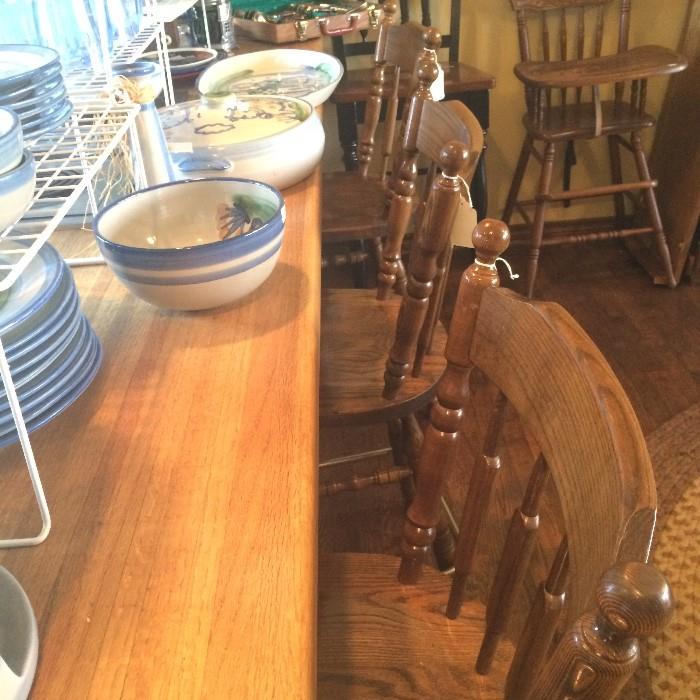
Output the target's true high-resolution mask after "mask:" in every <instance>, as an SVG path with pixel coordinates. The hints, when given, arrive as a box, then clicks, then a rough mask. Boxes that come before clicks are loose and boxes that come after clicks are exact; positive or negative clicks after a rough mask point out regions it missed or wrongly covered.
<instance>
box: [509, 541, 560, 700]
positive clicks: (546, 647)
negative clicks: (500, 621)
mask: <svg viewBox="0 0 700 700" xmlns="http://www.w3.org/2000/svg"><path fill="white" fill-rule="evenodd" d="M568 575H569V544H568V541H567V539H566V537H564V538H563V539H562V541H561V544H560V545H559V549H558V550H557V553H556V555H555V557H554V561H553V562H552V566H551V567H550V569H549V574H548V575H547V580H546V581H543V582H542V583H541V584H540V587H539V590H538V591H537V595H536V596H535V599H534V600H533V601H532V606H531V607H530V613H529V614H528V617H527V621H526V622H525V627H524V628H523V631H522V634H521V635H520V639H519V640H518V645H517V647H516V648H515V654H514V656H513V661H511V664H510V668H509V669H508V676H507V677H506V690H505V700H523V698H526V697H527V695H528V693H529V692H530V689H531V688H532V684H533V683H534V681H535V679H536V678H537V676H538V675H539V673H540V671H541V670H542V667H543V666H544V664H545V662H546V661H547V659H548V658H549V652H550V649H551V646H552V639H554V633H555V632H556V630H557V626H558V625H559V620H560V618H561V614H562V611H563V610H564V603H565V602H566V593H565V588H566V582H567V579H568Z"/></svg>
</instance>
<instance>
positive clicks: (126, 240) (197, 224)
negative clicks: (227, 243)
mask: <svg viewBox="0 0 700 700" xmlns="http://www.w3.org/2000/svg"><path fill="white" fill-rule="evenodd" d="M234 203H237V204H239V205H240V206H242V207H243V208H244V209H246V211H248V212H249V213H250V214H251V215H252V216H258V217H259V218H261V219H262V220H263V223H266V222H267V221H269V220H270V219H271V218H272V217H273V216H274V214H275V213H276V212H277V211H279V208H280V201H279V199H278V196H277V194H276V193H275V192H274V191H273V190H270V189H268V188H267V187H263V186H261V185H259V184H256V183H254V182H240V181H236V182H231V181H227V180H190V181H185V182H177V183H174V184H170V185H167V186H164V187H163V186H161V187H155V188H153V189H150V190H143V191H141V192H137V193H135V194H133V195H130V196H128V197H126V198H124V199H122V200H121V201H119V202H117V203H116V204H114V205H113V206H112V207H110V208H109V209H107V210H106V211H104V212H103V213H102V215H101V216H100V219H99V223H98V233H99V235H100V236H102V238H104V239H106V240H108V241H111V242H113V243H118V244H120V245H124V246H130V247H134V248H147V249H152V250H155V249H161V250H162V249H171V248H189V247H192V246H197V245H204V244H206V243H214V242H216V241H220V240H221V237H222V236H221V233H220V230H219V229H220V225H221V220H222V217H225V216H226V209H227V208H228V207H230V206H231V205H232V204H234Z"/></svg>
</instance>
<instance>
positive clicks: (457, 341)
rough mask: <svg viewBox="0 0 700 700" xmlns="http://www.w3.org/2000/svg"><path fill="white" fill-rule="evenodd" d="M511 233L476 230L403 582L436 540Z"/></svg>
mask: <svg viewBox="0 0 700 700" xmlns="http://www.w3.org/2000/svg"><path fill="white" fill-rule="evenodd" d="M509 241H510V232H509V231H508V227H507V226H506V225H505V224H504V223H503V222H501V221H496V220H493V219H484V220H483V221H481V222H480V223H479V224H478V225H477V227H476V229H475V230H474V247H475V250H476V261H475V262H474V263H473V264H472V265H470V267H469V268H468V269H467V270H466V271H465V273H464V275H463V276H462V280H461V283H460V288H459V293H458V295H457V302H456V306H455V312H454V316H453V318H452V324H451V327H450V336H449V339H448V341H447V346H446V347H445V358H446V360H447V367H446V368H445V371H444V372H443V375H442V377H441V378H440V381H439V382H438V386H437V396H436V400H435V402H434V403H433V406H432V408H431V411H430V422H429V424H428V427H427V430H426V431H425V435H424V438H423V449H422V451H421V456H420V460H419V464H418V470H417V472H418V473H417V476H416V496H415V498H414V499H413V502H412V503H411V505H410V506H409V508H408V511H407V514H406V520H405V523H404V531H403V547H402V560H401V567H400V570H399V580H400V581H401V582H403V583H415V582H416V581H417V580H418V578H419V577H420V571H421V566H422V563H423V561H424V559H425V556H426V554H427V552H428V551H429V549H430V546H431V544H432V542H433V539H434V538H435V526H436V523H437V522H438V520H439V516H440V507H441V503H440V499H441V496H442V493H443V488H444V485H445V480H446V478H447V476H448V470H449V468H450V467H451V464H452V461H453V457H454V448H455V445H456V443H457V435H458V431H459V428H460V425H461V422H462V417H463V415H464V405H465V403H466V401H467V398H468V396H469V374H470V372H471V369H472V362H471V360H470V356H469V353H470V347H471V341H472V337H473V334H474V328H475V325H476V320H477V316H478V312H479V304H480V301H481V296H482V294H483V292H484V290H485V289H488V288H491V287H497V286H498V285H499V279H498V272H497V271H496V265H495V263H496V258H498V257H499V256H500V255H501V254H502V253H503V251H504V250H505V249H506V248H507V247H508V243H509Z"/></svg>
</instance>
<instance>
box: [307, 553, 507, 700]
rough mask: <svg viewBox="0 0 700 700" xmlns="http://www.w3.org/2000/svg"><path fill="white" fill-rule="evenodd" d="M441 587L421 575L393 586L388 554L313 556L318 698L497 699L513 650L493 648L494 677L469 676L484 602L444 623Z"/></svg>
mask: <svg viewBox="0 0 700 700" xmlns="http://www.w3.org/2000/svg"><path fill="white" fill-rule="evenodd" d="M448 584H449V579H448V578H447V577H446V576H445V575H444V574H440V573H438V572H437V571H434V570H426V572H425V576H424V577H423V579H422V580H421V583H420V586H397V585H396V557H392V556H387V555H378V554H326V555H321V560H320V562H319V601H318V607H319V614H320V619H321V624H320V626H319V635H318V654H319V656H318V667H319V671H320V672H319V683H318V697H319V700H327V699H332V698H336V699H337V700H345V699H346V698H347V699H349V698H353V699H355V698H357V699H360V698H362V699H366V700H370V699H371V700H377V699H378V698H406V699H407V700H408V699H409V698H410V699H411V700H425V699H426V698H440V700H444V699H447V698H464V697H469V698H478V699H479V700H500V699H501V698H503V679H504V678H505V674H506V672H507V670H508V664H509V662H510V659H511V658H512V655H513V647H512V645H510V644H504V645H503V647H502V648H501V649H499V653H498V658H497V659H496V662H495V664H494V666H495V672H494V673H492V674H489V675H488V676H481V675H479V674H477V673H476V672H475V671H474V670H473V669H474V658H473V653H474V652H473V650H474V649H476V648H478V647H479V644H480V643H481V639H482V637H483V634H484V617H485V615H484V613H485V610H484V605H483V604H482V603H481V602H479V601H469V603H468V604H466V605H465V606H464V609H463V611H462V616H461V618H460V619H459V620H457V621H454V622H453V621H451V620H447V619H446V618H445V614H444V609H445V600H446V591H447V586H448ZM368 592H371V593H368ZM379 611H381V612H379ZM438 656H439V658H440V664H439V665H437V664H433V663H432V661H434V660H435V659H436V657H438ZM427 661H430V662H431V663H427ZM467 689H468V690H467ZM466 692H469V693H470V694H469V695H465V693H466Z"/></svg>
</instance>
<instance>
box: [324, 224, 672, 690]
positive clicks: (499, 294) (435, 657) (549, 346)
mask: <svg viewBox="0 0 700 700" xmlns="http://www.w3.org/2000/svg"><path fill="white" fill-rule="evenodd" d="M473 240H474V245H475V248H476V261H475V263H474V264H473V265H471V266H470V267H469V268H468V269H467V270H466V271H465V273H464V275H463V277H462V280H461V283H460V288H459V292H458V297H457V306H456V308H455V313H454V316H453V319H452V324H451V328H450V334H449V339H448V344H447V347H446V350H445V356H446V360H447V366H446V369H445V371H444V373H443V375H442V377H441V379H440V381H439V383H438V389H437V397H436V400H435V402H434V403H433V406H432V409H431V414H430V423H429V425H428V427H427V429H426V431H425V434H424V439H423V445H422V448H421V451H420V457H419V462H418V465H417V468H416V492H415V497H414V499H413V502H412V503H411V505H410V506H409V509H408V512H407V518H406V521H405V524H404V529H403V537H404V542H403V548H402V558H401V562H400V566H398V567H397V564H398V562H397V560H396V558H393V557H390V556H385V555H372V554H338V555H328V556H325V557H322V559H321V564H320V576H321V583H320V591H319V639H320V644H319V685H320V690H321V692H320V697H321V698H330V697H344V698H368V697H406V698H440V699H442V698H449V697H454V698H458V697H459V698H469V699H473V700H495V699H496V698H504V697H505V698H507V700H569V699H570V698H574V697H575V698H577V700H578V699H585V700H611V699H612V698H614V697H615V696H616V695H617V694H618V692H619V691H620V689H621V688H622V686H623V685H624V684H625V683H626V681H627V680H628V678H629V677H630V675H631V674H632V673H633V671H634V669H635V667H636V665H637V664H638V662H639V642H638V640H639V638H640V637H645V636H648V635H650V634H654V633H655V632H657V631H658V630H659V629H660V628H661V627H663V625H665V624H666V623H667V622H668V620H669V618H670V615H671V612H672V607H673V601H672V596H671V592H670V589H669V587H668V584H667V583H666V581H665V579H664V578H663V577H662V576H661V575H660V574H659V573H658V572H657V571H656V570H655V569H654V568H653V566H651V565H650V564H648V563H646V560H647V558H648V555H649V548H650V544H651V537H652V532H653V527H654V521H655V511H656V491H655V486H654V478H653V472H652V469H651V465H650V463H649V457H648V454H647V451H646V447H645V444H644V438H643V436H642V433H641V429H640V427H639V424H638V422H637V419H636V416H635V415H634V412H633V410H632V408H631V406H630V403H629V401H628V399H627V397H626V396H625V393H624V391H623V390H622V387H621V386H620V384H619V382H618V381H617V378H616V377H615V375H614V374H613V372H612V370H611V369H610V367H609V365H608V364H607V363H606V362H605V360H604V358H603V357H602V355H601V354H600V352H599V351H598V349H597V348H596V347H595V345H594V344H593V342H592V341H591V340H590V338H588V336H587V335H586V334H585V333H584V332H583V330H582V329H581V328H580V326H579V325H578V324H577V323H576V321H574V319H573V318H572V317H571V316H570V315H569V314H567V313H566V311H564V309H562V308H561V307H560V306H558V305H557V304H551V303H549V304H547V303H533V302H530V301H528V300H526V299H524V298H523V297H519V296H517V295H515V294H514V293H512V292H510V291H507V290H502V289H499V288H498V284H499V281H498V274H497V272H496V269H495V261H496V259H497V258H498V257H499V256H500V255H502V254H503V252H504V251H505V249H506V247H507V245H508V241H509V232H508V229H507V228H506V227H505V225H504V224H503V223H502V222H499V221H494V220H485V221H482V222H481V223H480V224H479V225H478V226H477V228H476V230H475V232H474V236H473ZM407 308H408V307H407V305H406V306H405V307H404V309H402V312H403V311H404V310H405V309H407ZM473 368H478V369H479V370H480V371H481V373H483V374H484V375H485V376H486V377H488V378H489V380H490V381H492V382H493V383H494V384H495V385H496V386H497V387H498V389H499V390H500V392H501V393H502V395H503V396H505V397H506V399H507V401H508V403H509V405H510V406H512V407H513V408H514V409H515V411H516V412H517V414H518V417H519V419H520V421H521V423H522V425H523V427H524V428H525V430H526V432H527V433H528V435H529V436H530V437H531V438H532V440H533V441H534V442H536V443H537V445H538V448H539V450H540V452H541V456H540V457H539V458H538V459H537V461H536V464H535V468H534V469H533V472H532V477H531V480H530V483H529V484H528V488H527V490H526V494H525V498H524V500H523V504H522V506H521V507H520V508H518V510H517V511H516V513H515V514H514V516H513V519H512V522H511V525H510V529H509V530H508V534H507V537H506V544H505V548H504V550H503V554H502V556H501V560H500V563H499V566H498V569H497V572H496V576H495V579H494V580H493V582H492V583H491V589H490V593H489V595H488V602H487V605H486V606H484V605H483V604H482V603H481V602H480V601H479V599H478V598H477V599H474V598H471V599H469V600H462V597H463V596H462V591H461V590H459V591H457V595H455V588H459V587H460V586H461V584H462V581H461V580H460V578H459V577H458V576H455V577H454V578H453V580H452V591H451V594H450V597H449V600H448V596H447V594H448V590H449V588H450V581H449V578H446V577H445V576H444V575H443V576H441V575H439V574H437V573H436V572H435V571H434V570H432V569H431V568H429V567H424V566H423V562H424V559H425V558H426V557H427V555H428V554H429V548H430V545H431V542H432V540H433V538H434V535H435V527H436V523H437V521H438V514H439V510H440V496H441V494H442V487H443V485H444V483H445V477H446V476H447V473H448V471H449V468H450V465H451V463H452V461H453V459H454V452H455V447H456V444H457V443H456V439H457V435H458V432H459V431H460V429H461V428H462V418H463V411H464V406H465V402H466V400H467V397H468V395H469V375H470V373H471V371H472V369H473ZM482 461H483V462H484V463H488V462H493V461H494V458H493V457H492V456H488V455H485V456H484V459H483V460H482ZM489 466H490V465H489V464H486V468H488V467H489ZM484 478H486V477H485V474H484V468H483V466H482V467H481V468H480V467H477V468H476V469H475V471H474V472H473V475H472V482H474V480H476V481H477V482H478V481H481V480H483V479H484ZM548 479H551V480H552V482H553V484H554V486H555V488H556V494H557V497H558V501H559V506H560V516H557V517H558V518H559V519H560V522H559V523H557V524H558V525H559V528H558V530H559V531H560V532H561V535H562V536H561V544H560V546H559V549H558V551H557V552H556V554H555V555H554V556H553V557H552V563H551V569H550V573H549V575H548V576H547V578H546V580H545V581H544V582H543V583H542V585H541V586H540V589H539V591H538V593H537V595H536V597H535V600H534V603H533V606H532V609H531V610H530V614H529V616H528V619H527V621H526V623H525V627H524V630H523V631H522V632H521V633H520V634H519V635H518V634H517V632H515V631H514V630H509V629H508V627H507V625H506V623H507V622H508V621H509V618H510V613H511V612H512V610H513V606H514V603H515V601H516V600H517V598H516V594H518V593H520V588H521V586H522V583H523V577H524V571H525V569H526V567H527V565H528V563H529V555H530V552H531V551H532V548H533V543H534V541H535V539H536V536H537V531H538V525H539V521H540V518H539V513H538V503H539V500H540V499H541V496H542V490H543V488H544V484H545V483H546V481H547V480H548ZM476 506H477V507H476V508H475V507H474V504H473V503H472V504H470V503H469V502H468V503H467V508H466V510H465V514H464V517H463V520H462V526H461V529H460V535H459V539H458V543H457V547H458V550H457V557H458V558H459V557H460V556H461V553H462V551H463V550H464V548H465V546H466V547H469V546H471V545H470V544H469V542H470V540H471V539H472V537H473V533H472V530H471V529H470V527H469V525H470V524H474V522H475V520H478V519H479V518H480V517H481V516H482V513H481V508H482V504H480V503H477V504H476ZM392 560H393V565H392ZM397 568H399V581H396V580H395V579H394V576H392V573H393V574H394V575H395V572H396V569H397ZM421 574H422V576H421ZM392 579H393V580H392ZM418 579H420V580H418ZM416 582H417V584H418V585H415V586H413V585H406V584H413V583H416ZM445 601H447V603H448V604H447V616H445V614H444V613H445V607H444V603H445ZM460 612H461V615H460ZM508 632H513V634H508V637H509V639H502V637H503V636H505V635H506V633H508ZM518 636H519V641H518V643H517V645H516V646H515V648H513V645H512V643H511V642H510V638H518ZM555 640H556V641H555ZM499 642H500V643H499Z"/></svg>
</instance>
